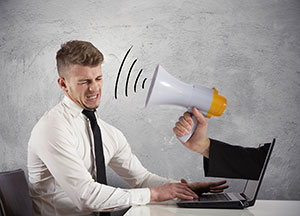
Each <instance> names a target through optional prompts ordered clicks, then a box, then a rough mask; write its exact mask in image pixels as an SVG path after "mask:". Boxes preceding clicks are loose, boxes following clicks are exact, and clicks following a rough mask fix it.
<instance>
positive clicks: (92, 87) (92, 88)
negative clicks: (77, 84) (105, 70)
mask: <svg viewBox="0 0 300 216" xmlns="http://www.w3.org/2000/svg"><path fill="white" fill-rule="evenodd" d="M99 88H100V87H99V85H98V84H97V82H91V83H90V85H89V91H90V92H95V91H98V90H99Z"/></svg>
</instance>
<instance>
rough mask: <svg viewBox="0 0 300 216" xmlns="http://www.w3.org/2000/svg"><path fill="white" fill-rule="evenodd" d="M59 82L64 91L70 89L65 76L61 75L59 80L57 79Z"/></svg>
mask: <svg viewBox="0 0 300 216" xmlns="http://www.w3.org/2000/svg"><path fill="white" fill-rule="evenodd" d="M57 82H58V85H59V87H60V88H61V89H62V90H63V91H68V89H67V84H66V80H65V78H63V77H59V78H58V80H57Z"/></svg>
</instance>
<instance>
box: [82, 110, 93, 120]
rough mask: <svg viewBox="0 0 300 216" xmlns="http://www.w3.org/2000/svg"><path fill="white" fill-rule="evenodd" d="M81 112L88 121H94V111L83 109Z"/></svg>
mask: <svg viewBox="0 0 300 216" xmlns="http://www.w3.org/2000/svg"><path fill="white" fill-rule="evenodd" d="M82 113H83V114H84V115H85V116H86V117H87V118H88V119H89V120H90V121H96V116H95V111H89V110H83V111H82Z"/></svg>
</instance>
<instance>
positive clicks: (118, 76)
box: [115, 46, 133, 99]
mask: <svg viewBox="0 0 300 216" xmlns="http://www.w3.org/2000/svg"><path fill="white" fill-rule="evenodd" d="M132 47H133V46H131V47H130V48H129V50H127V52H126V54H125V56H124V58H123V60H122V63H121V65H120V68H119V72H118V75H117V79H116V85H115V99H117V91H118V82H119V78H120V74H121V71H122V67H123V64H124V62H125V59H126V58H127V56H128V53H129V52H130V50H131V48H132Z"/></svg>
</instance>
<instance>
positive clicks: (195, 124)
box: [178, 108, 198, 143]
mask: <svg viewBox="0 0 300 216" xmlns="http://www.w3.org/2000/svg"><path fill="white" fill-rule="evenodd" d="M188 112H190V113H191V114H192V108H188ZM192 119H193V122H194V124H193V126H192V129H191V131H190V133H189V134H187V135H184V136H178V138H179V139H180V140H181V141H182V142H184V143H185V142H187V141H188V140H189V138H191V136H192V135H193V134H194V131H195V129H196V127H197V124H198V121H197V119H196V117H195V116H194V115H193V114H192Z"/></svg>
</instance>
